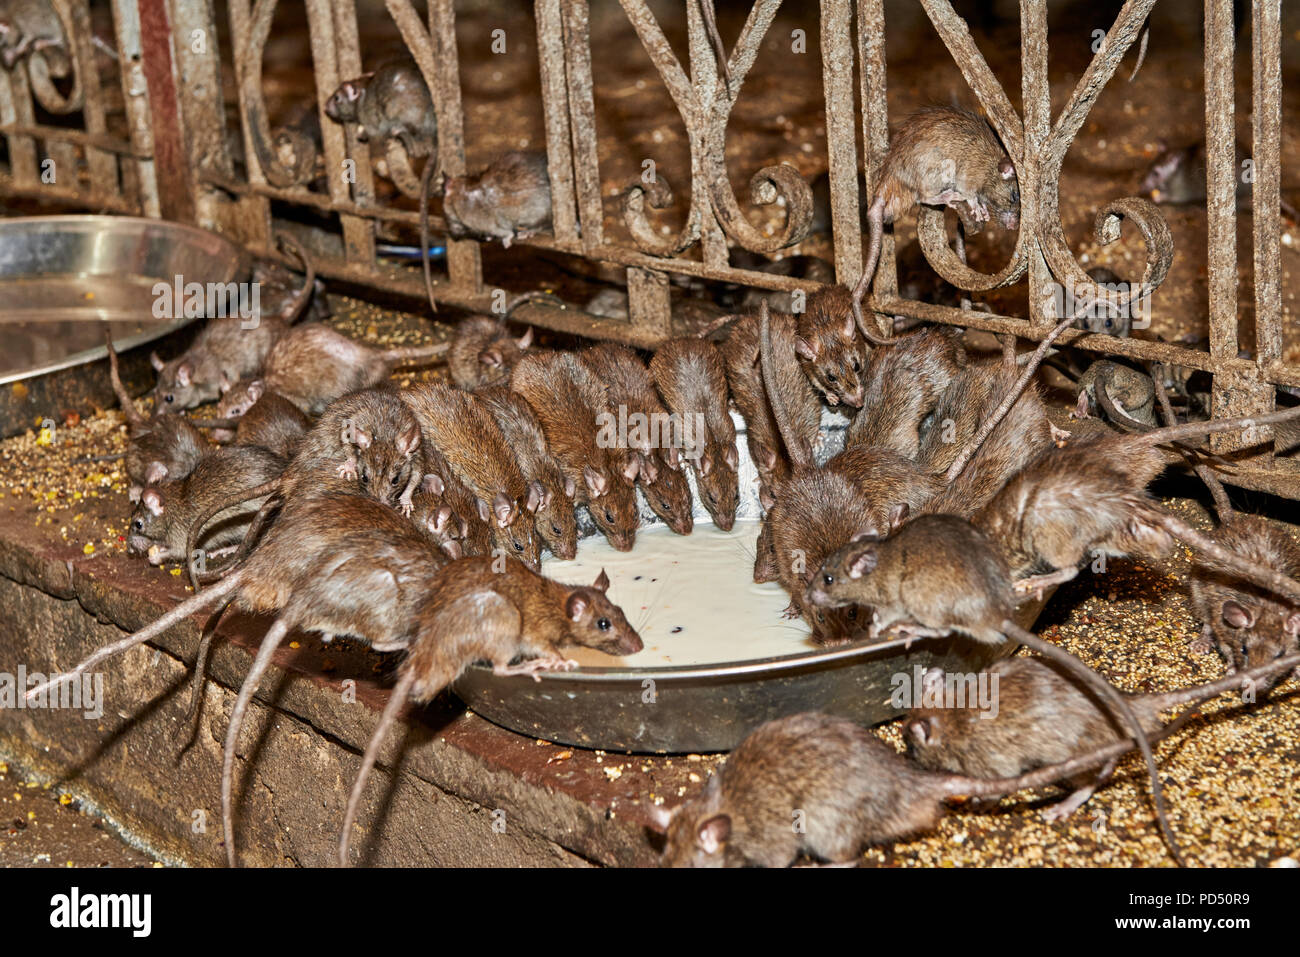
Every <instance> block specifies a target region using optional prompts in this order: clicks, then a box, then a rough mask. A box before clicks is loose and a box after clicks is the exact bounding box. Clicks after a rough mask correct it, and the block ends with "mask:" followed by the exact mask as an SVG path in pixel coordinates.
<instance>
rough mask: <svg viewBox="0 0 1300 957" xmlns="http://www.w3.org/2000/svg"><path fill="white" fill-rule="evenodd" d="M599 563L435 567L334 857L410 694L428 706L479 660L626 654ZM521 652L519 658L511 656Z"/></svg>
mask: <svg viewBox="0 0 1300 957" xmlns="http://www.w3.org/2000/svg"><path fill="white" fill-rule="evenodd" d="M608 590H609V576H607V575H606V574H605V572H604V570H602V571H601V573H600V574H599V575H598V576H597V577H596V581H595V583H594V584H591V585H586V586H582V585H564V584H561V583H560V582H557V581H553V580H551V579H549V578H544V577H542V576H541V575H539V574H537V573H536V572H534V571H532V570H531V569H529V568H527V567H526V566H524V565H523V564H522V563H520V562H517V561H513V560H510V559H507V564H506V566H505V568H504V569H503V570H499V569H498V568H497V566H496V560H495V559H486V558H466V559H462V560H460V561H458V562H454V563H453V564H450V565H447V566H445V567H444V568H442V569H440V570H439V571H438V572H437V574H435V575H434V577H433V580H432V581H430V582H428V584H427V591H426V595H425V597H424V600H423V601H422V602H421V605H420V609H419V618H418V633H417V634H416V636H415V639H414V641H412V642H411V644H410V646H409V648H408V649H407V652H406V656H405V657H404V658H403V659H402V663H401V665H400V667H399V669H398V678H397V684H396V685H395V686H394V688H393V690H392V693H391V695H390V696H389V699H388V704H387V705H386V706H385V707H384V710H383V713H382V714H381V715H380V717H379V722H378V724H376V726H375V731H374V734H372V735H371V737H370V742H369V744H367V745H366V751H365V754H364V755H363V757H362V759H361V768H360V770H359V771H358V772H357V777H356V781H355V782H354V783H353V785H352V793H351V795H350V797H349V798H348V807H347V812H346V813H345V815H344V817H343V830H342V832H341V834H340V836H339V862H340V863H341V864H342V865H343V866H344V867H346V866H347V865H348V858H349V854H348V845H349V843H350V840H351V837H352V825H353V822H354V821H355V820H356V816H357V810H358V808H359V807H360V804H361V796H362V794H363V793H364V792H365V786H366V778H367V777H368V776H369V774H370V770H371V768H373V767H374V764H375V760H376V759H377V758H378V756H379V748H380V745H382V744H383V742H384V739H385V738H386V737H387V735H388V730H389V728H390V727H391V726H392V725H393V723H394V722H395V721H396V720H397V715H398V713H399V712H400V711H401V709H402V708H403V707H404V706H406V704H407V703H408V702H414V703H416V704H425V703H427V702H429V701H432V700H433V698H434V697H435V696H436V695H437V694H438V693H439V692H440V691H442V690H443V689H444V688H446V687H447V686H448V685H450V684H451V683H452V682H454V681H455V680H456V679H457V678H458V677H459V676H460V675H461V673H462V672H463V671H464V670H465V669H466V668H467V667H468V666H469V665H471V664H473V663H474V662H476V661H486V662H488V663H489V664H490V665H491V666H492V671H493V673H495V674H498V675H520V674H522V675H531V676H532V677H533V679H534V680H536V681H540V680H541V678H540V676H539V675H538V672H539V671H571V670H573V669H574V668H576V667H578V663H577V662H576V661H573V660H572V659H566V658H565V657H564V656H563V654H562V652H563V650H564V649H565V648H567V647H573V646H578V647H585V648H594V649H596V650H597V651H602V652H604V653H605V654H608V655H614V656H619V655H630V654H635V653H636V652H638V651H640V650H641V649H642V647H643V645H642V642H641V637H640V636H639V635H638V634H637V633H636V630H635V629H634V628H633V627H632V626H631V625H629V624H628V621H627V618H626V617H625V616H624V614H623V610H622V609H621V608H619V607H618V606H617V605H615V604H614V603H613V602H611V601H610V600H609V598H608V597H607V595H606V593H607V592H608ZM516 658H522V659H523V660H522V661H520V662H519V663H518V664H512V663H511V662H513V661H514V660H515V659H516Z"/></svg>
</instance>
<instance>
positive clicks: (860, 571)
mask: <svg viewBox="0 0 1300 957" xmlns="http://www.w3.org/2000/svg"><path fill="white" fill-rule="evenodd" d="M875 567H876V546H875V545H868V546H867V547H866V548H864V549H863V550H862V551H861V552H860V553H858V554H857V555H855V556H854V557H853V558H851V559H850V560H849V577H850V578H861V577H862V576H863V575H866V574H868V573H870V572H872V571H874V570H875Z"/></svg>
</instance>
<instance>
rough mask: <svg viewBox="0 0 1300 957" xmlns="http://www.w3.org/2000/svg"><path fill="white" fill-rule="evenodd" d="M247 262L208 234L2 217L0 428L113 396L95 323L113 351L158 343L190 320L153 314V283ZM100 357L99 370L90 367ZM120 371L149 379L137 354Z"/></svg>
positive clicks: (171, 226) (232, 272) (233, 273)
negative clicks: (108, 329)
mask: <svg viewBox="0 0 1300 957" xmlns="http://www.w3.org/2000/svg"><path fill="white" fill-rule="evenodd" d="M246 270H247V261H246V258H245V257H244V255H243V254H242V252H241V250H240V249H239V248H238V247H237V246H235V245H234V244H233V243H231V242H230V241H229V240H227V239H225V238H224V237H222V236H219V235H217V234H216V233H212V232H209V231H207V230H203V229H198V228H196V227H193V226H185V225H181V224H179V223H169V222H164V221H161V220H152V219H135V218H130V217H125V216H35V217H25V218H20V219H0V342H2V343H3V345H4V348H3V349H0V434H3V435H12V434H14V433H15V432H19V431H22V430H23V429H26V428H30V427H31V426H32V424H33V421H34V420H35V418H37V417H42V416H48V417H50V418H54V419H56V420H57V418H58V417H59V415H60V414H61V413H62V412H64V411H69V410H76V411H84V410H85V409H86V408H87V407H89V406H91V405H96V404H97V405H105V404H109V403H111V402H112V398H111V396H112V393H111V391H110V390H109V388H108V378H107V371H106V370H107V363H106V362H103V361H102V360H104V359H105V358H106V356H107V352H106V350H105V348H104V335H103V331H102V329H103V325H102V324H103V323H105V322H109V323H112V324H113V341H114V343H115V345H116V346H117V348H118V350H119V351H122V352H125V351H126V350H129V349H131V348H134V347H135V346H138V345H142V344H144V343H149V342H157V341H158V340H161V339H162V338H164V337H166V336H168V335H170V334H172V333H175V332H176V331H177V330H179V329H181V328H182V327H183V326H186V325H188V324H189V323H191V322H193V320H192V319H183V318H182V319H155V318H154V317H153V312H152V310H153V302H154V295H153V292H152V289H153V286H154V285H155V283H157V282H159V281H165V282H168V283H171V282H173V281H174V280H175V277H176V276H182V277H184V281H185V282H199V283H208V282H214V283H215V282H221V283H225V282H230V281H232V280H235V279H238V278H241V277H242V276H243V274H244V273H245V272H246ZM96 362H99V363H100V366H99V367H98V368H93V367H92V366H93V364H94V363H96ZM123 372H124V376H125V377H126V378H127V380H128V383H129V382H130V381H131V380H132V379H137V380H139V381H147V379H148V378H149V375H148V372H147V366H146V365H145V364H144V361H143V357H135V358H127V359H125V361H124V369H123Z"/></svg>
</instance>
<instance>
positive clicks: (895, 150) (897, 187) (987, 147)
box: [852, 106, 1020, 340]
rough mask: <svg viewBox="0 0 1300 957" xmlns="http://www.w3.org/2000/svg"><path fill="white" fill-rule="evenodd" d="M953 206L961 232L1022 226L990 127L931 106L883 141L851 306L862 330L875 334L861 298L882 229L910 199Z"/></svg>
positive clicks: (1016, 192)
mask: <svg viewBox="0 0 1300 957" xmlns="http://www.w3.org/2000/svg"><path fill="white" fill-rule="evenodd" d="M918 204H920V205H924V206H940V207H942V206H951V207H952V208H953V210H954V211H956V213H957V215H958V217H960V219H961V223H962V230H963V231H964V232H965V233H970V234H973V233H977V232H979V231H980V230H981V229H983V227H984V223H986V222H988V221H989V220H995V221H997V222H998V223H999V224H1000V225H1002V226H1003V227H1004V228H1006V229H1016V228H1018V227H1019V225H1020V186H1019V183H1018V181H1017V180H1016V169H1015V166H1014V165H1013V164H1012V162H1011V160H1010V158H1009V157H1008V156H1007V154H1006V150H1004V149H1003V148H1002V144H1000V143H999V142H998V139H997V136H995V135H994V132H993V129H992V127H990V126H989V124H988V123H987V122H986V121H985V120H983V119H981V118H980V117H978V116H976V115H975V114H974V113H971V112H969V111H967V110H961V109H957V108H955V107H949V106H931V107H926V108H924V109H921V110H919V111H917V112H916V113H913V114H912V115H911V116H909V117H908V118H907V119H906V120H905V121H904V122H903V125H902V126H901V127H900V128H899V130H898V132H897V133H896V134H895V135H894V137H893V141H892V142H891V143H890V144H889V152H888V153H887V154H886V155H885V161H884V163H883V164H882V165H881V167H880V181H879V184H878V185H877V187H876V193H875V196H874V197H873V198H872V201H871V206H870V208H868V210H867V222H868V225H869V227H870V232H871V238H870V241H869V245H868V248H867V262H866V267H865V268H864V269H863V272H862V278H861V280H859V282H858V285H857V288H856V289H855V290H854V292H853V299H852V308H853V314H854V316H855V317H856V319H857V322H858V327H859V328H860V329H861V330H862V334H863V335H864V336H866V337H867V339H868V340H871V339H872V338H873V337H874V335H875V334H874V333H873V332H872V331H871V330H870V329H869V328H868V327H867V323H866V320H865V318H864V316H863V314H862V300H863V298H865V296H866V293H867V289H868V288H870V286H871V280H872V278H873V277H874V276H875V272H876V265H877V264H878V263H879V262H880V245H881V237H882V235H883V233H884V227H885V226H886V225H888V224H890V223H893V222H894V221H895V220H897V219H898V217H899V216H902V215H903V214H905V213H907V212H908V211H910V210H911V209H912V208H913V207H914V206H916V205H918Z"/></svg>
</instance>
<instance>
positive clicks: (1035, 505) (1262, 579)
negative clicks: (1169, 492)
mask: <svg viewBox="0 0 1300 957" xmlns="http://www.w3.org/2000/svg"><path fill="white" fill-rule="evenodd" d="M1297 417H1300V407H1297V408H1294V409H1290V410H1287V411H1283V412H1274V413H1270V414H1268V415H1260V416H1251V417H1245V418H1238V419H1222V420H1219V421H1216V422H1191V423H1185V424H1183V425H1178V426H1171V427H1167V428H1163V429H1155V430H1152V431H1150V432H1146V433H1144V434H1140V435H1122V436H1109V435H1107V436H1099V437H1094V438H1085V439H1078V440H1072V441H1070V442H1068V443H1067V444H1065V445H1064V447H1062V448H1049V449H1048V450H1047V451H1046V452H1044V453H1043V454H1041V455H1040V456H1039V457H1038V458H1037V459H1035V460H1034V461H1033V462H1031V463H1030V464H1029V465H1028V466H1026V467H1025V468H1024V469H1022V470H1021V471H1020V472H1019V473H1017V474H1016V475H1014V476H1012V477H1011V479H1010V480H1008V482H1007V483H1006V485H1004V486H1003V487H1002V489H1001V490H999V491H998V493H997V495H995V496H994V497H993V499H992V500H991V501H990V502H989V503H988V504H987V505H985V506H984V507H983V508H982V509H980V510H979V511H978V512H977V513H976V514H975V516H974V521H975V523H976V524H977V525H979V526H980V527H981V528H982V529H984V531H985V532H987V533H988V534H989V535H990V536H992V537H993V538H994V539H995V540H997V541H998V542H999V544H1000V545H1001V547H1002V549H1003V551H1004V553H1005V555H1006V558H1007V561H1008V562H1009V564H1010V566H1011V568H1012V570H1013V572H1014V574H1015V577H1016V579H1017V581H1016V583H1015V589H1016V591H1017V592H1018V593H1020V594H1029V593H1031V592H1035V591H1041V590H1042V589H1043V588H1046V587H1047V586H1049V585H1054V584H1060V583H1062V582H1066V581H1069V580H1071V579H1072V578H1074V577H1075V576H1076V575H1077V574H1078V571H1079V566H1080V564H1081V563H1082V562H1083V561H1084V559H1085V558H1087V557H1089V556H1091V555H1096V554H1101V555H1108V556H1113V557H1124V556H1128V555H1134V556H1138V557H1142V558H1147V559H1150V560H1153V561H1154V560H1158V559H1160V558H1162V557H1164V556H1165V555H1167V554H1168V553H1169V550H1170V549H1171V548H1172V546H1173V539H1174V538H1177V539H1179V540H1181V541H1183V542H1185V543H1186V544H1188V545H1190V546H1192V547H1193V548H1194V549H1196V550H1198V551H1200V552H1203V553H1205V554H1206V555H1208V556H1209V557H1211V558H1213V559H1214V560H1216V561H1219V562H1222V563H1224V564H1225V565H1227V566H1229V567H1232V568H1234V569H1236V571H1237V573H1238V574H1239V575H1241V576H1242V577H1244V578H1245V579H1246V580H1248V581H1251V582H1253V583H1255V584H1258V585H1260V586H1261V587H1264V588H1268V589H1270V590H1272V591H1274V592H1275V593H1277V594H1279V595H1281V596H1282V597H1288V596H1290V597H1291V598H1293V599H1294V600H1300V585H1297V584H1296V583H1295V582H1294V581H1292V580H1291V579H1289V578H1288V577H1286V576H1284V575H1282V574H1280V573H1278V572H1277V571H1276V570H1272V569H1268V568H1265V567H1263V566H1260V565H1258V564H1256V563H1254V562H1251V561H1248V560H1246V559H1244V558H1242V557H1240V556H1234V555H1233V554H1232V553H1231V552H1229V551H1227V550H1225V549H1224V548H1223V547H1221V546H1219V545H1218V544H1217V543H1215V542H1214V541H1212V540H1211V539H1209V538H1207V537H1206V536H1205V535H1203V534H1201V533H1200V532H1198V531H1197V530H1196V529H1194V528H1192V527H1191V526H1190V525H1188V524H1187V523H1186V522H1184V521H1183V520H1182V519H1180V518H1178V517H1177V516H1175V515H1173V514H1172V513H1171V512H1169V511H1167V510H1166V509H1163V508H1161V507H1160V505H1159V504H1158V503H1157V502H1155V501H1154V500H1153V499H1152V498H1151V497H1150V496H1149V495H1148V494H1147V491H1146V486H1147V485H1148V484H1149V483H1150V482H1151V481H1152V480H1153V479H1154V478H1155V477H1156V476H1157V475H1159V474H1160V472H1162V471H1163V470H1164V467H1165V464H1166V463H1165V459H1164V456H1163V455H1162V454H1161V453H1160V452H1159V450H1158V449H1156V447H1155V446H1156V445H1158V444H1160V443H1167V442H1172V441H1175V440H1179V439H1183V438H1185V437H1188V436H1196V435H1208V434H1210V433H1215V432H1230V431H1235V430H1243V429H1250V428H1255V427H1257V426H1264V425H1269V424H1272V423H1274V422H1279V421H1286V420H1288V419H1294V418H1297ZM1044 568H1045V569H1047V570H1046V571H1041V569H1044Z"/></svg>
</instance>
